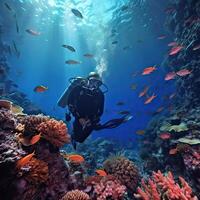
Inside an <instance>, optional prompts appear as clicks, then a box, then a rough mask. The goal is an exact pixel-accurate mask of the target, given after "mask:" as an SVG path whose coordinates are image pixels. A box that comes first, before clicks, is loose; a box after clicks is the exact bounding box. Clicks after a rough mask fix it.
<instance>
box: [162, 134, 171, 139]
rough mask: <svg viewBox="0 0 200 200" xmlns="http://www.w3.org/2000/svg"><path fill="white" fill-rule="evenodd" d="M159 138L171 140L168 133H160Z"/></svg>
mask: <svg viewBox="0 0 200 200" xmlns="http://www.w3.org/2000/svg"><path fill="white" fill-rule="evenodd" d="M159 137H160V138H161V139H162V140H168V139H170V138H171V134H170V133H161V134H160V135H159Z"/></svg>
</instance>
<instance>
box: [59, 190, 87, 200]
mask: <svg viewBox="0 0 200 200" xmlns="http://www.w3.org/2000/svg"><path fill="white" fill-rule="evenodd" d="M89 199H90V197H89V195H88V194H86V193H85V192H82V191H80V190H72V191H70V192H68V193H67V194H66V195H65V196H64V197H63V198H62V199H61V200H89Z"/></svg>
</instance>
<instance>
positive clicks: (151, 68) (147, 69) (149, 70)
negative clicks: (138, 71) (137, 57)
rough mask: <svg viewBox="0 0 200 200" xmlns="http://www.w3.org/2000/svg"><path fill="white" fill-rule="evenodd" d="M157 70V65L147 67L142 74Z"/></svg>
mask: <svg viewBox="0 0 200 200" xmlns="http://www.w3.org/2000/svg"><path fill="white" fill-rule="evenodd" d="M155 70H156V67H155V66H153V67H147V68H145V69H144V70H143V72H142V75H147V74H151V73H152V72H153V71H155Z"/></svg>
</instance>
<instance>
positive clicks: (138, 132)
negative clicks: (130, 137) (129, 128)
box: [136, 130, 145, 135]
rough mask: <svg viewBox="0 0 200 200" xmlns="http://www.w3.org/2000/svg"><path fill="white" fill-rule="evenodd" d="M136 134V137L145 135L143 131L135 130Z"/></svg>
mask: <svg viewBox="0 0 200 200" xmlns="http://www.w3.org/2000/svg"><path fill="white" fill-rule="evenodd" d="M136 134H138V135H144V134H145V130H137V131H136Z"/></svg>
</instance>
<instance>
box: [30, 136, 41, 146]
mask: <svg viewBox="0 0 200 200" xmlns="http://www.w3.org/2000/svg"><path fill="white" fill-rule="evenodd" d="M40 138H41V133H39V134H37V135H34V136H33V137H32V138H31V140H30V144H31V145H34V144H36V143H37V142H38V141H39V140H40Z"/></svg>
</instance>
